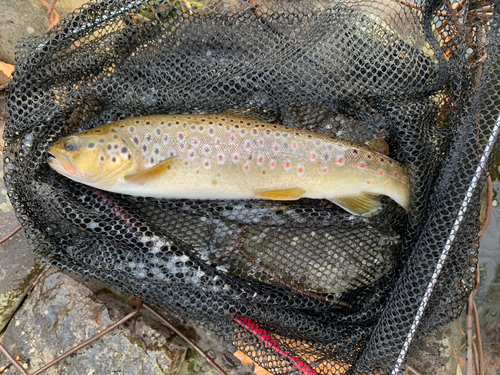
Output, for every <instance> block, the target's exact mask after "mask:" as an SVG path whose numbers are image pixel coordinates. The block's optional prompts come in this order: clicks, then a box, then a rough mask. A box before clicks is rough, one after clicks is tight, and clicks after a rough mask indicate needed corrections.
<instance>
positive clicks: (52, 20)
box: [38, 0, 61, 32]
mask: <svg viewBox="0 0 500 375" xmlns="http://www.w3.org/2000/svg"><path fill="white" fill-rule="evenodd" d="M38 2H39V3H40V4H42V5H43V7H44V8H45V9H47V19H48V20H49V24H50V26H49V28H48V29H47V32H49V31H50V30H52V28H53V27H54V26H55V25H57V23H58V22H59V21H60V20H61V17H59V13H57V12H56V10H55V9H54V6H55V5H56V3H57V0H51V2H50V4H48V3H47V2H46V1H45V0H38Z"/></svg>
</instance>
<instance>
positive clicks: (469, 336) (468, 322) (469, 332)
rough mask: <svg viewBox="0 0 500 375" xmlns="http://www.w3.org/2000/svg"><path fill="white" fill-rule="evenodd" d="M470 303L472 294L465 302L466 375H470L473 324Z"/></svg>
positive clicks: (472, 297)
mask: <svg viewBox="0 0 500 375" xmlns="http://www.w3.org/2000/svg"><path fill="white" fill-rule="evenodd" d="M472 301H474V294H473V293H471V294H470V295H469V299H468V301H467V318H466V329H465V333H466V334H467V354H466V359H467V367H466V374H467V375H472V357H473V353H472V322H473V317H472V308H471V306H472Z"/></svg>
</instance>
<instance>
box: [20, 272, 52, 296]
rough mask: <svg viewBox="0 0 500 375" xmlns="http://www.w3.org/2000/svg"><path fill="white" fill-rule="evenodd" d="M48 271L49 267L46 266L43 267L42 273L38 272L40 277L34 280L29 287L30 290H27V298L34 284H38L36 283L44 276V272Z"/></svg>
mask: <svg viewBox="0 0 500 375" xmlns="http://www.w3.org/2000/svg"><path fill="white" fill-rule="evenodd" d="M49 269H50V266H49V265H47V266H45V268H44V269H43V271H42V272H40V275H38V277H37V278H36V280H35V282H34V283H33V284H32V285H31V287H30V290H28V293H27V294H26V295H27V296H29V295H30V294H31V292H32V291H33V289H34V288H35V286H36V284H38V282H39V281H40V279H41V278H42V276H43V275H44V274H45V272H47V271H48V270H49Z"/></svg>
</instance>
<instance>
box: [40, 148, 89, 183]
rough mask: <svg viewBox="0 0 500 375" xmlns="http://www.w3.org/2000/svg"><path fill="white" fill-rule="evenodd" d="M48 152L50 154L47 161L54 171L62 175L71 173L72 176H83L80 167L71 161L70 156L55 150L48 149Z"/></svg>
mask: <svg viewBox="0 0 500 375" xmlns="http://www.w3.org/2000/svg"><path fill="white" fill-rule="evenodd" d="M48 151H49V154H50V155H52V156H51V157H49V158H48V160H47V162H48V163H49V165H50V167H51V168H52V169H54V170H55V171H56V172H59V173H61V174H63V175H68V174H69V175H71V176H73V177H80V178H83V177H84V175H83V173H82V171H81V170H80V169H78V167H77V166H76V165H75V163H73V160H71V158H70V157H68V156H67V155H65V154H64V153H62V152H59V151H56V150H50V149H49V150H48Z"/></svg>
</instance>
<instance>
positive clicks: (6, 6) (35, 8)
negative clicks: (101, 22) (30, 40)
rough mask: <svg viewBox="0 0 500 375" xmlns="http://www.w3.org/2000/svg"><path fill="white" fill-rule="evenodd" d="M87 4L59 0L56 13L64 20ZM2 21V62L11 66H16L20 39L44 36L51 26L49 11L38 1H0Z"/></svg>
mask: <svg viewBox="0 0 500 375" xmlns="http://www.w3.org/2000/svg"><path fill="white" fill-rule="evenodd" d="M47 2H48V3H50V0H47ZM86 2H87V0H59V1H58V2H57V3H56V11H57V12H58V13H59V16H60V17H61V19H62V18H63V17H64V16H66V15H67V14H68V13H70V12H72V11H73V10H75V9H76V8H78V7H80V6H81V5H83V4H84V3H86ZM0 20H2V22H0V61H4V62H7V63H10V64H14V49H15V46H16V43H17V42H18V41H19V40H20V39H22V38H26V37H29V36H39V35H43V34H44V33H45V32H46V31H47V29H48V28H49V26H50V24H49V21H48V19H47V10H46V9H45V8H44V7H43V6H42V5H41V4H40V3H39V2H38V1H37V0H16V1H12V0H0Z"/></svg>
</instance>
